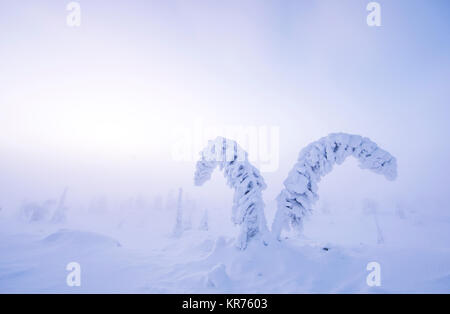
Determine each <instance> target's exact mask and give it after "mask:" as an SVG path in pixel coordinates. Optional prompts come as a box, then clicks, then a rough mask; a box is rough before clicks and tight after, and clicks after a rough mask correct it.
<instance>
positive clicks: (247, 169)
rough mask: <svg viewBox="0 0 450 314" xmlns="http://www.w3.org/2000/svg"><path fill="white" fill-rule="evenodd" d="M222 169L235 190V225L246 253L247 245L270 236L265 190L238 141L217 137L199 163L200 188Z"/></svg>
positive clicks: (198, 180) (238, 242) (198, 179)
mask: <svg viewBox="0 0 450 314" xmlns="http://www.w3.org/2000/svg"><path fill="white" fill-rule="evenodd" d="M217 166H219V168H220V169H221V170H223V172H224V176H225V178H226V179H227V183H228V185H229V186H230V187H231V188H233V189H234V191H235V193H234V199H233V208H232V221H233V222H234V223H235V224H237V225H240V233H239V236H238V241H237V246H238V247H239V248H240V249H245V248H246V247H247V244H248V242H249V241H250V240H251V239H253V238H256V237H261V238H262V239H263V241H264V237H265V236H266V235H267V233H268V229H267V224H266V219H265V216H264V202H263V200H262V195H261V191H262V190H263V189H265V188H266V184H265V183H264V179H263V178H262V176H261V175H260V173H259V171H258V169H256V168H255V167H254V166H253V165H251V164H250V162H249V161H248V158H247V152H245V151H244V150H243V149H242V148H241V147H240V146H239V145H238V144H237V143H236V142H235V141H233V140H229V139H225V138H223V137H218V138H216V139H215V140H213V141H209V142H208V145H207V147H206V148H205V149H204V150H203V151H202V152H201V159H200V160H199V161H198V162H197V167H196V172H195V184H196V185H198V186H200V185H202V184H204V183H205V182H206V181H208V180H209V179H210V178H211V174H212V172H213V171H214V169H215V168H216V167H217Z"/></svg>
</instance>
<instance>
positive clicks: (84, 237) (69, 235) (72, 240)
mask: <svg viewBox="0 0 450 314" xmlns="http://www.w3.org/2000/svg"><path fill="white" fill-rule="evenodd" d="M42 242H43V243H44V244H52V245H66V246H71V247H72V246H89V247H92V246H96V247H121V246H122V245H121V244H120V242H119V241H117V240H115V239H113V238H110V237H108V236H105V235H101V234H98V233H94V232H87V231H79V230H69V229H60V230H58V231H56V232H54V233H52V234H50V235H49V236H47V237H45V238H44V239H43V240H42Z"/></svg>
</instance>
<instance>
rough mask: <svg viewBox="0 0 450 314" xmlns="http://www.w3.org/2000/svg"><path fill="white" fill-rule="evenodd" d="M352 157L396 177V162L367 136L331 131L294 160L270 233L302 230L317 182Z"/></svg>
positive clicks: (314, 197) (391, 176) (278, 198)
mask: <svg viewBox="0 0 450 314" xmlns="http://www.w3.org/2000/svg"><path fill="white" fill-rule="evenodd" d="M349 156H353V157H355V158H356V159H358V161H359V166H360V168H362V169H369V170H371V171H373V172H375V173H377V174H381V175H384V176H385V177H386V178H387V179H388V180H394V179H395V178H396V176H397V161H396V159H395V157H393V156H392V155H391V154H389V153H388V152H387V151H385V150H383V149H381V148H379V147H378V146H377V144H375V143H374V142H372V141H371V140H370V139H368V138H365V137H361V136H359V135H351V134H345V133H334V134H330V135H328V136H326V137H323V138H321V139H320V140H318V141H316V142H313V143H311V144H309V145H308V146H306V147H305V148H304V149H302V150H301V152H300V154H299V156H298V160H297V163H296V164H295V165H294V167H293V169H292V170H291V171H290V172H289V174H288V177H287V179H286V180H285V181H284V189H283V190H282V191H281V193H280V194H279V195H278V197H277V212H276V214H275V220H274V222H273V225H272V233H273V234H274V235H275V237H277V238H279V237H280V234H281V231H282V230H283V229H289V227H292V228H294V229H296V230H297V231H299V232H300V231H301V230H302V227H303V219H304V217H305V216H306V215H308V214H309V213H310V212H311V211H312V206H313V204H314V203H315V202H316V201H317V200H318V194H317V190H318V187H317V183H318V182H319V181H320V179H321V178H322V177H323V176H325V175H326V174H328V173H329V172H330V171H331V170H332V169H333V166H334V164H338V165H340V164H342V163H343V162H344V160H345V159H346V158H347V157H349Z"/></svg>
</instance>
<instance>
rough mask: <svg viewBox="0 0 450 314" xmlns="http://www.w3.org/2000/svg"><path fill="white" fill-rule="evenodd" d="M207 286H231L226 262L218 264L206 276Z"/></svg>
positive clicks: (222, 287)
mask: <svg viewBox="0 0 450 314" xmlns="http://www.w3.org/2000/svg"><path fill="white" fill-rule="evenodd" d="M206 286H207V287H209V288H221V289H224V288H225V289H226V288H228V287H229V286H230V278H229V277H228V275H227V272H226V266H225V265H224V264H217V265H216V266H214V267H213V268H212V269H211V271H210V272H209V273H208V275H207V276H206Z"/></svg>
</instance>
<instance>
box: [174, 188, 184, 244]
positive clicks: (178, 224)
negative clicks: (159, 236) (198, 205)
mask: <svg viewBox="0 0 450 314" xmlns="http://www.w3.org/2000/svg"><path fill="white" fill-rule="evenodd" d="M182 200H183V189H182V188H180V189H179V190H178V202H177V213H176V218H175V219H176V220H175V227H174V228H173V235H174V236H175V237H179V236H181V234H182V233H183V204H182Z"/></svg>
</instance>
